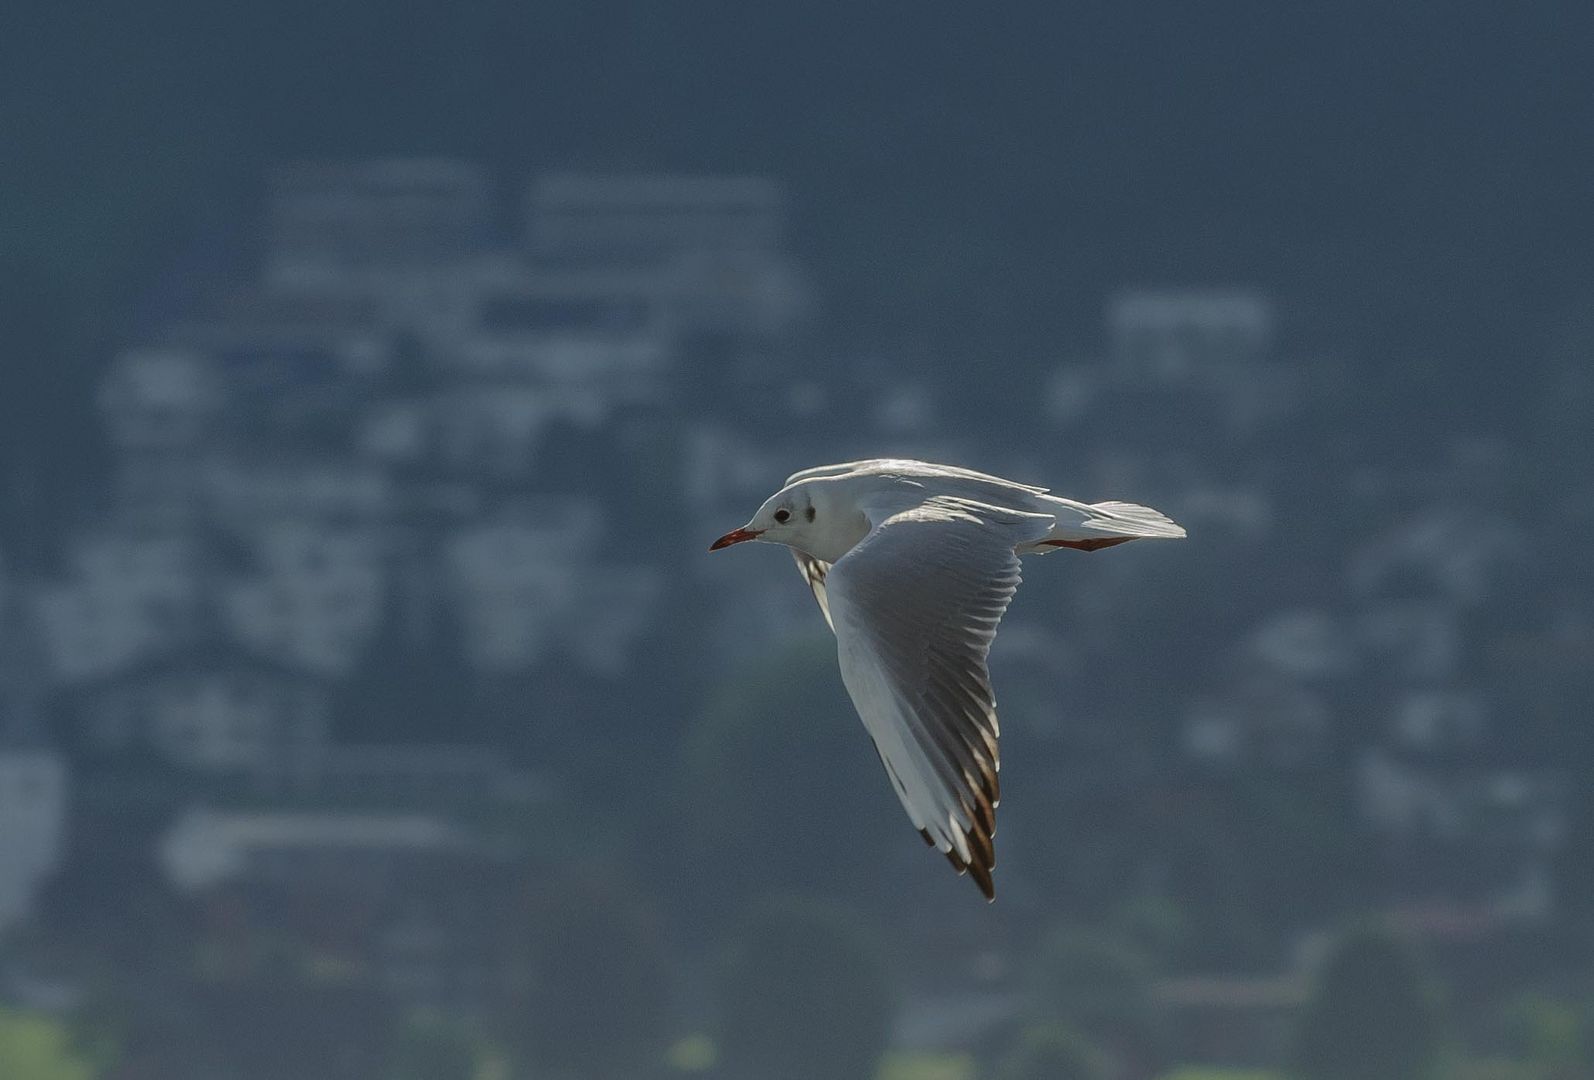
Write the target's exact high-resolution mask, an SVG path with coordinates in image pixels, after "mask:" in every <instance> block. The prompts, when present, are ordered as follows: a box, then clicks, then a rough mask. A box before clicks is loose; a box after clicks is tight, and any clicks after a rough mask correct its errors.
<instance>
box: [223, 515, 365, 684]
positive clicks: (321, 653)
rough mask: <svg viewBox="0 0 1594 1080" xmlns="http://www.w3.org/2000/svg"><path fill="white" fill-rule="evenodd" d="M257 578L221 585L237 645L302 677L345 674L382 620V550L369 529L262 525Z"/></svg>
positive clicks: (309, 523) (305, 523)
mask: <svg viewBox="0 0 1594 1080" xmlns="http://www.w3.org/2000/svg"><path fill="white" fill-rule="evenodd" d="M251 542H252V546H253V548H254V550H255V553H256V556H257V558H258V560H259V564H260V565H259V572H258V573H257V574H254V575H251V576H249V577H245V578H239V579H234V580H232V581H229V582H228V583H227V584H226V585H224V586H222V590H223V592H222V596H221V599H220V602H221V606H222V609H223V611H224V612H225V617H226V622H227V625H228V627H229V628H230V629H231V631H232V633H233V634H234V635H235V636H236V637H237V639H238V641H240V642H241V643H243V644H244V645H245V646H247V647H248V648H250V649H253V650H255V651H257V652H259V653H261V654H262V655H264V656H270V657H273V658H275V659H277V660H280V661H282V662H283V663H286V664H290V665H293V666H296V667H299V668H301V669H303V670H305V671H311V672H316V673H319V674H322V675H338V674H342V673H345V672H347V671H349V670H350V669H351V668H352V667H353V666H354V664H355V663H356V662H357V661H358V660H359V659H360V657H361V655H362V654H363V650H364V648H365V646H366V645H367V644H368V643H369V641H370V640H371V638H372V637H373V636H374V635H375V634H376V632H377V630H378V628H379V627H380V625H381V620H382V617H383V614H384V609H383V601H384V598H385V588H386V579H387V574H386V571H385V565H384V556H385V550H384V545H383V543H382V539H381V537H380V535H379V534H378V533H377V532H376V531H375V530H374V529H372V528H368V527H364V526H359V525H338V524H333V523H327V522H323V521H319V520H315V519H309V520H306V519H284V520H279V521H274V522H263V523H262V524H261V525H260V527H259V529H258V531H257V532H256V533H255V534H254V535H253V537H251Z"/></svg>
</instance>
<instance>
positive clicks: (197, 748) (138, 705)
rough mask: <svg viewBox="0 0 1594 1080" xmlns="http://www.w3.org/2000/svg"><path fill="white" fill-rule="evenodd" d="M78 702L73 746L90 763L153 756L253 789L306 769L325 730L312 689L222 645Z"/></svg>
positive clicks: (322, 696) (323, 702)
mask: <svg viewBox="0 0 1594 1080" xmlns="http://www.w3.org/2000/svg"><path fill="white" fill-rule="evenodd" d="M78 697H79V705H78V715H79V717H80V724H81V727H82V738H83V740H84V742H85V743H86V745H87V746H88V747H89V748H90V749H92V750H93V751H95V752H97V753H99V754H122V753H143V754H153V755H155V756H156V757H158V758H160V759H162V760H165V761H167V762H170V763H171V764H174V765H178V766H181V767H184V768H189V769H194V770H197V771H199V772H205V773H213V774H221V775H239V776H249V777H253V778H255V779H256V780H258V781H260V782H262V783H271V782H273V781H274V779H275V778H276V777H277V776H279V775H280V774H284V773H293V772H296V771H299V770H302V769H303V768H304V767H306V766H305V763H306V762H313V761H314V760H315V759H316V758H317V757H318V756H319V755H320V753H321V751H322V749H323V748H324V747H325V745H326V742H327V733H328V727H329V721H330V718H329V709H328V704H327V699H326V693H325V690H324V689H323V688H322V686H321V685H320V684H319V683H317V682H315V681H314V680H312V679H310V678H307V677H306V676H304V675H302V674H301V673H300V672H299V671H297V670H295V669H293V668H288V667H284V666H281V665H278V664H273V663H270V662H268V661H266V660H263V659H261V658H259V657H256V656H253V655H251V654H249V653H247V652H245V651H242V650H239V649H236V648H232V647H228V646H225V645H218V646H213V647H209V648H201V649H198V650H192V651H188V652H184V653H181V654H178V655H175V656H172V657H169V658H165V659H162V660H160V661H158V662H155V663H150V664H146V665H142V666H139V667H136V668H133V669H131V670H130V671H128V672H127V673H126V674H125V675H122V676H119V677H116V678H112V679H109V680H106V681H105V682H103V683H101V684H98V685H92V686H87V687H84V688H82V689H81V690H79V691H78Z"/></svg>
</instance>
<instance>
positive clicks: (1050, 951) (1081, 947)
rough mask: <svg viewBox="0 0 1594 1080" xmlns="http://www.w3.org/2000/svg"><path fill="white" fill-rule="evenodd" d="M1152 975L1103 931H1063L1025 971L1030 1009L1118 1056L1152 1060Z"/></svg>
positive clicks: (1139, 957)
mask: <svg viewBox="0 0 1594 1080" xmlns="http://www.w3.org/2000/svg"><path fill="white" fill-rule="evenodd" d="M1153 976H1154V971H1153V968H1152V966H1151V962H1150V961H1149V960H1148V959H1147V958H1146V956H1145V954H1144V953H1142V952H1141V951H1140V950H1139V949H1137V948H1136V947H1135V946H1133V945H1131V944H1130V943H1129V942H1127V941H1125V940H1124V939H1122V938H1120V937H1118V936H1116V935H1114V934H1112V933H1111V932H1109V931H1105V930H1096V929H1082V928H1075V927H1065V928H1063V929H1060V930H1056V931H1053V932H1052V933H1051V934H1049V935H1048V936H1047V937H1046V938H1045V939H1044V940H1043V941H1042V943H1041V945H1040V948H1039V950H1038V951H1037V953H1036V956H1035V959H1034V961H1033V965H1032V967H1031V970H1030V976H1029V978H1030V988H1029V993H1030V1011H1031V1014H1032V1015H1033V1016H1034V1017H1035V1019H1036V1020H1037V1021H1041V1022H1046V1023H1053V1022H1061V1023H1064V1024H1066V1025H1068V1026H1070V1027H1072V1028H1074V1029H1076V1030H1078V1031H1079V1032H1082V1033H1083V1034H1084V1035H1086V1036H1087V1037H1088V1038H1090V1039H1091V1041H1092V1042H1094V1043H1095V1044H1097V1045H1099V1046H1103V1047H1106V1048H1108V1049H1109V1050H1113V1051H1115V1052H1118V1054H1119V1056H1122V1057H1126V1058H1131V1057H1132V1058H1135V1059H1141V1058H1145V1059H1147V1060H1148V1061H1149V1060H1151V1059H1155V1058H1156V1056H1157V1051H1156V1047H1157V1044H1158V1041H1159V1040H1158V1031H1157V1016H1156V1007H1155V1003H1154V1002H1153V1000H1152V996H1151V987H1152V979H1153Z"/></svg>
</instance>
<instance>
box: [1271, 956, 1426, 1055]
mask: <svg viewBox="0 0 1594 1080" xmlns="http://www.w3.org/2000/svg"><path fill="white" fill-rule="evenodd" d="M1440 1050H1441V1048H1440V1033H1439V1017H1438V1011H1437V1008H1436V1005H1435V1002H1434V1000H1433V995H1432V993H1431V991H1430V988H1429V986H1428V985H1427V982H1426V979H1425V976H1424V974H1423V972H1422V970H1421V968H1420V967H1419V966H1418V965H1417V962H1416V961H1415V960H1414V959H1413V957H1412V956H1411V955H1410V953H1408V951H1407V950H1406V948H1405V947H1404V946H1403V945H1401V944H1400V943H1399V942H1397V941H1395V940H1394V939H1392V938H1391V937H1389V936H1388V935H1387V934H1385V933H1383V932H1382V931H1378V930H1357V931H1353V932H1352V933H1350V934H1349V935H1347V936H1346V937H1345V938H1344V940H1343V941H1341V942H1340V943H1339V945H1338V946H1337V948H1336V949H1335V951H1334V952H1333V954H1332V955H1331V956H1330V957H1329V958H1328V960H1327V962H1326V964H1325V966H1324V969H1323V971H1322V974H1321V976H1320V978H1319V981H1318V987H1317V992H1316V995H1315V997H1314V998H1313V1000H1312V1001H1311V1003H1310V1004H1309V1005H1308V1006H1307V1008H1306V1011H1305V1013H1304V1015H1303V1016H1302V1019H1301V1026H1300V1029H1299V1031H1298V1033H1297V1043H1296V1048H1295V1075H1297V1076H1299V1077H1301V1078H1303V1080H1424V1078H1426V1077H1434V1076H1437V1075H1438V1069H1439V1060H1440Z"/></svg>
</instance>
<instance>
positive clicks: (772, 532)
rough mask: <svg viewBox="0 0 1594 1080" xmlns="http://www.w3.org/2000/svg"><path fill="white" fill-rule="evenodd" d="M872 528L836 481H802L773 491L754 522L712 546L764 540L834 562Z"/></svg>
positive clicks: (719, 546) (818, 479)
mask: <svg viewBox="0 0 1594 1080" xmlns="http://www.w3.org/2000/svg"><path fill="white" fill-rule="evenodd" d="M855 519H856V520H855ZM860 526H861V531H860ZM867 531H868V525H867V523H865V522H864V520H863V515H862V514H861V513H860V512H858V511H857V510H856V509H855V508H850V507H849V506H848V505H847V500H846V499H845V497H844V493H843V492H841V491H839V490H837V485H836V484H835V482H834V481H832V480H829V479H826V478H815V479H809V480H800V481H798V482H797V483H795V484H792V485H790V486H789V487H784V488H782V489H781V490H779V491H777V492H776V493H775V494H773V495H771V496H770V497H769V499H768V500H766V501H765V503H764V505H763V506H760V507H759V508H758V513H756V514H754V515H753V517H752V520H751V521H749V522H748V523H747V524H746V525H743V526H742V527H741V528H740V529H732V530H731V531H730V532H728V533H726V534H725V535H724V536H722V537H720V538H719V539H718V540H716V541H714V543H712V544H710V545H709V550H710V551H718V550H719V549H720V548H724V547H730V546H731V545H732V544H739V543H741V542H742V541H743V540H762V541H764V542H765V543H767V544H785V545H786V546H787V547H793V548H797V549H798V550H799V551H806V552H807V553H808V554H810V555H813V556H814V557H816V558H820V559H826V560H827V561H832V562H833V561H835V560H836V559H838V558H840V557H841V554H842V553H844V552H845V551H846V550H847V549H848V548H850V547H851V546H852V545H853V544H855V543H857V541H858V539H859V537H860V536H862V534H863V532H867Z"/></svg>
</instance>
